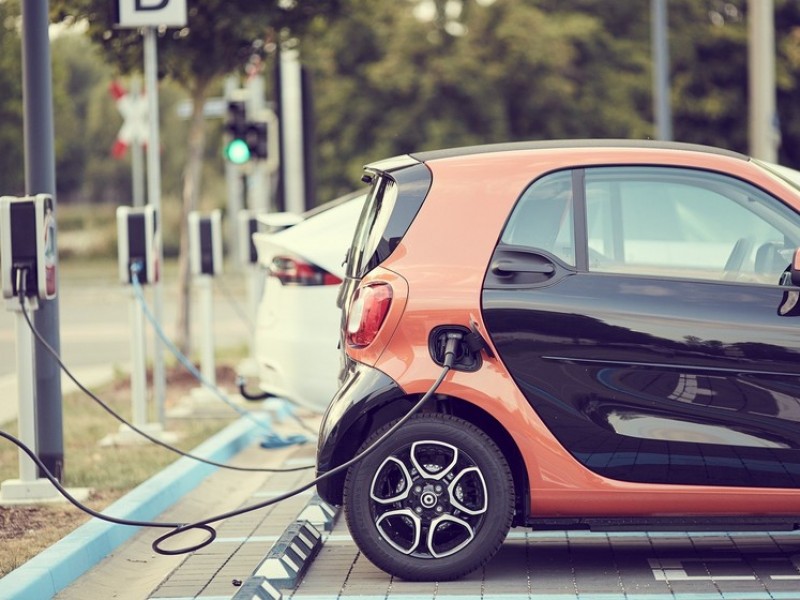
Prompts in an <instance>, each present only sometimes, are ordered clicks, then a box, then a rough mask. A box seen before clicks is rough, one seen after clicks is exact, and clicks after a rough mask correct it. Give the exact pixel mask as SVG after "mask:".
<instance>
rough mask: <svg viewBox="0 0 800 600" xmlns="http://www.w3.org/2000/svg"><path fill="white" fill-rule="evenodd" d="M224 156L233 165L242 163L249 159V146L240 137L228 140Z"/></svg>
mask: <svg viewBox="0 0 800 600" xmlns="http://www.w3.org/2000/svg"><path fill="white" fill-rule="evenodd" d="M225 158H227V159H228V160H229V161H231V162H232V163H233V164H235V165H243V164H244V163H246V162H247V161H248V160H250V148H248V146H247V142H245V141H244V140H241V139H238V138H237V139H235V140H231V141H230V142H228V145H227V146H225Z"/></svg>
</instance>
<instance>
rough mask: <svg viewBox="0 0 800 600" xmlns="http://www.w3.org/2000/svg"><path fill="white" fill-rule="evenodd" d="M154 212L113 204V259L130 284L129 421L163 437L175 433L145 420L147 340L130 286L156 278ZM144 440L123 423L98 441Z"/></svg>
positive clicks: (123, 280)
mask: <svg viewBox="0 0 800 600" xmlns="http://www.w3.org/2000/svg"><path fill="white" fill-rule="evenodd" d="M157 219H158V213H157V212H156V210H155V208H154V207H153V206H152V205H147V206H143V207H136V208H131V207H129V206H120V207H119V208H117V259H118V266H119V280H120V283H122V284H123V285H128V286H130V299H129V303H130V304H129V317H130V325H131V414H132V419H131V421H132V423H133V425H134V426H135V427H137V428H138V429H141V430H142V431H145V432H146V433H148V434H149V435H152V436H153V437H157V438H159V439H162V440H164V441H166V440H167V439H175V436H174V435H172V434H169V433H168V432H165V431H164V429H163V426H162V424H161V423H160V422H149V418H148V410H147V343H146V335H145V334H146V331H145V321H144V313H143V310H142V307H141V306H140V304H139V300H138V297H137V295H136V290H135V289H134V287H133V283H134V277H135V280H136V282H137V283H138V284H139V285H141V286H144V285H152V284H155V283H157V282H158V280H159V261H158V252H157V249H156V241H155V240H156V230H157V227H158V223H157ZM145 441H146V440H145V438H143V437H142V436H140V435H138V434H137V433H136V432H134V431H133V429H131V428H130V427H128V426H127V425H124V424H123V425H120V428H119V432H118V433H116V434H114V435H110V436H106V437H105V438H104V439H103V440H101V441H100V444H101V445H103V446H109V445H130V444H139V443H144V442H145Z"/></svg>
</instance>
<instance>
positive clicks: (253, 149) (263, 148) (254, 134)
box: [244, 120, 267, 160]
mask: <svg viewBox="0 0 800 600" xmlns="http://www.w3.org/2000/svg"><path fill="white" fill-rule="evenodd" d="M244 139H245V141H246V142H247V149H248V150H249V152H250V157H251V158H255V159H256V160H264V159H265V158H267V122H266V121H263V120H261V121H248V123H247V129H246V132H245V137H244Z"/></svg>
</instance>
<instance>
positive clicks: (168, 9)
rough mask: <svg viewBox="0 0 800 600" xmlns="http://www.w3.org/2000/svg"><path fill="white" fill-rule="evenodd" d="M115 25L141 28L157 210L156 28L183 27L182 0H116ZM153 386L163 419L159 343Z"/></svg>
mask: <svg viewBox="0 0 800 600" xmlns="http://www.w3.org/2000/svg"><path fill="white" fill-rule="evenodd" d="M117 8H118V15H119V18H118V22H117V25H118V26H119V27H129V28H131V27H132V28H137V27H143V28H144V75H145V88H146V92H147V114H148V117H149V121H150V128H149V135H148V138H149V140H148V145H147V196H148V204H150V205H152V206H153V208H155V210H156V214H159V215H160V214H162V213H161V163H160V157H159V151H160V145H161V142H160V140H159V131H158V87H157V80H158V58H157V48H156V27H185V26H186V24H187V11H186V0H118V4H117ZM155 243H156V252H157V254H158V257H157V260H158V264H159V265H163V263H164V253H163V246H162V244H161V223H160V222H159V223H158V224H157V225H156V240H155ZM163 305H164V301H163V289H162V285H161V282H158V283H156V284H155V285H154V286H153V312H154V316H155V319H156V321H157V322H158V323H159V325H160V324H161V323H162V322H163V318H162V317H163V312H164V310H163ZM153 387H154V392H155V393H154V395H155V401H156V411H157V413H158V422H159V423H161V424H162V425H163V424H164V421H165V420H166V414H165V410H164V400H165V396H166V390H165V388H166V375H165V373H164V352H163V348H162V346H161V345H160V344H156V345H155V352H154V357H153Z"/></svg>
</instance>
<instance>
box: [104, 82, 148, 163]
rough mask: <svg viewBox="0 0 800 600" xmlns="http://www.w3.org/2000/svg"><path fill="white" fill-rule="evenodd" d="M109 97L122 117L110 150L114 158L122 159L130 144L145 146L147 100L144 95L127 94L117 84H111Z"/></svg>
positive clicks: (146, 136) (146, 135)
mask: <svg viewBox="0 0 800 600" xmlns="http://www.w3.org/2000/svg"><path fill="white" fill-rule="evenodd" d="M110 89H111V95H112V96H113V97H114V100H115V102H116V103H117V110H119V113H120V114H121V115H122V119H123V121H122V127H121V128H120V130H119V133H118V134H117V139H116V141H115V142H114V146H113V147H112V149H111V155H112V156H113V157H114V158H122V157H123V156H125V152H126V151H127V150H128V147H129V146H130V145H131V144H141V145H145V144H147V138H148V131H149V127H148V120H147V98H146V97H145V95H144V94H129V93H128V92H127V91H126V90H125V88H123V87H122V86H121V85H120V84H119V83H118V82H116V81H115V82H113V83H112V84H111V88H110Z"/></svg>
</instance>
